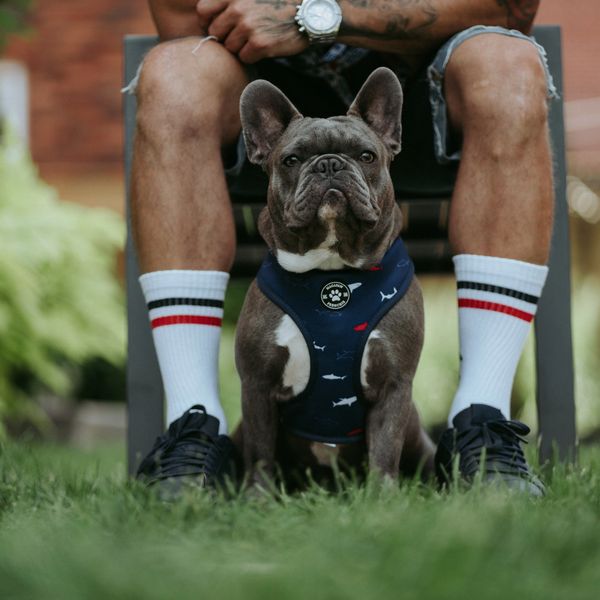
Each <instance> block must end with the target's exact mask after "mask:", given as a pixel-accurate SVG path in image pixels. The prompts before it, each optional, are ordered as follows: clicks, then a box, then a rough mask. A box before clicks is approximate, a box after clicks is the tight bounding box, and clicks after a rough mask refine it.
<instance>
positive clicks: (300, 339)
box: [275, 315, 310, 396]
mask: <svg viewBox="0 0 600 600" xmlns="http://www.w3.org/2000/svg"><path fill="white" fill-rule="evenodd" d="M275 340H276V342H277V345H278V346H283V347H284V348H287V349H288V351H289V353H290V357H289V359H288V361H287V363H286V365H285V369H284V371H283V385H284V386H286V387H291V388H292V391H293V393H294V396H297V395H298V394H300V393H301V392H303V391H304V390H305V389H306V386H307V385H308V379H309V377H310V356H309V354H308V347H307V345H306V342H305V341H304V336H303V335H302V333H301V331H300V329H298V326H297V325H296V323H294V321H293V319H292V318H291V317H290V316H289V315H283V317H282V318H281V321H280V322H279V325H278V326H277V329H276V330H275Z"/></svg>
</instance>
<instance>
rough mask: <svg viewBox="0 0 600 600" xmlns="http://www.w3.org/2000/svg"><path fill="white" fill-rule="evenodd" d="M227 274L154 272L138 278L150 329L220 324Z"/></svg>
mask: <svg viewBox="0 0 600 600" xmlns="http://www.w3.org/2000/svg"><path fill="white" fill-rule="evenodd" d="M228 281H229V274H228V273H223V272H220V271H181V270H173V271H155V272H153V273H146V274H144V275H142V276H141V277H140V284H141V286H142V290H143V292H144V296H145V298H146V302H147V305H148V311H149V315H150V323H151V325H152V328H153V329H155V328H156V327H163V326H165V325H209V326H213V327H220V326H221V323H222V319H223V300H224V298H225V290H226V287H227V282H228Z"/></svg>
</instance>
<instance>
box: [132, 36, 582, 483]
mask: <svg viewBox="0 0 600 600" xmlns="http://www.w3.org/2000/svg"><path fill="white" fill-rule="evenodd" d="M534 35H535V37H536V39H537V41H538V42H539V43H540V44H541V45H542V46H544V48H545V49H546V52H547V54H548V62H549V65H550V71H551V73H552V75H553V77H554V82H555V84H556V87H557V90H558V91H559V93H560V94H561V97H562V88H563V81H562V80H563V78H562V56H561V33H560V27H558V26H538V27H536V28H535V30H534ZM156 43H157V39H156V38H155V37H151V36H127V37H126V38H125V43H124V53H125V73H124V80H125V82H129V81H130V80H131V79H132V78H133V76H134V75H135V73H136V70H137V67H138V65H139V64H140V62H141V60H142V58H143V56H144V55H145V54H146V53H147V52H148V51H149V50H150V49H151V48H152V47H153V46H154V45H155V44H156ZM135 112H136V102H135V97H134V96H130V95H127V96H125V98H124V120H125V171H126V184H127V244H126V274H127V275H126V276H127V324H128V362H127V405H128V430H127V431H128V433H127V444H128V465H129V472H130V473H134V472H135V470H136V469H137V466H138V464H139V462H140V460H141V459H142V458H143V456H144V455H145V454H146V452H147V451H148V450H149V449H150V448H151V446H152V444H153V442H154V439H155V437H156V436H157V435H159V434H161V433H162V432H163V430H164V408H163V400H164V399H163V385H162V381H161V376H160V372H159V368H158V363H157V359H156V354H155V351H154V345H153V343H152V334H151V330H150V326H149V320H148V314H147V310H146V306H145V302H144V298H143V296H142V292H141V289H140V286H139V283H138V275H139V269H138V265H137V259H136V253H135V248H134V245H133V240H132V235H131V220H130V214H129V194H130V191H129V190H130V174H131V160H132V148H133V137H134V133H135ZM549 124H550V133H551V140H552V147H553V153H554V187H555V202H556V208H555V220H554V234H553V238H552V249H551V255H550V272H549V276H548V280H547V282H546V286H545V289H544V294H543V296H542V298H541V300H540V303H539V307H538V312H537V316H536V319H535V348H536V349H535V357H536V378H537V397H536V400H537V413H538V428H539V433H540V460H541V461H542V462H545V461H547V460H548V459H551V458H552V457H553V456H555V455H556V457H557V458H558V459H560V460H573V459H574V458H575V450H576V434H575V402H574V374H573V354H572V341H571V294H570V248H569V229H568V212H567V200H566V169H565V137H564V122H563V104H562V100H558V101H555V102H553V103H552V106H551V110H550V117H549ZM416 195H420V196H421V197H420V198H418V199H417V198H410V197H409V198H406V197H404V198H401V199H400V201H401V206H403V208H404V209H405V212H406V209H407V208H410V211H411V218H412V215H413V213H414V212H417V213H418V210H417V209H420V210H421V211H423V210H425V212H427V210H428V206H429V204H428V202H432V201H433V202H437V204H438V205H439V202H440V201H439V200H437V199H436V198H433V199H431V198H429V199H428V198H427V197H425V198H424V197H423V195H424V194H416ZM425 196H426V194H425ZM447 201H448V199H447V198H446V199H445V200H444V202H445V203H446V210H445V212H447ZM256 210H257V207H256V206H255V205H251V204H246V205H245V206H242V207H241V208H239V207H238V215H237V216H238V217H239V218H241V219H242V220H245V221H246V222H247V221H248V220H250V221H252V219H253V218H254V217H255V214H256ZM240 211H241V212H240ZM442 212H443V211H442ZM250 227H252V223H250ZM423 248H425V250H424V249H423ZM409 249H410V250H411V254H413V257H414V256H415V253H416V254H419V252H420V253H421V254H420V255H419V256H418V257H417V258H418V259H423V260H425V259H427V258H432V257H431V256H427V253H429V254H430V255H431V254H432V253H433V254H438V256H437V257H434V258H438V259H440V260H437V261H434V264H435V265H438V266H442V265H445V266H447V264H448V263H447V261H446V262H444V260H442V259H443V257H447V256H448V254H449V251H448V245H447V241H442V242H440V243H437V244H436V245H433V246H432V245H431V244H430V245H429V246H425V247H422V246H419V244H418V241H417V240H415V241H414V242H413V245H412V248H411V244H410V243H409ZM261 252H264V250H262V249H261V247H260V246H259V247H258V248H257V247H256V246H251V245H248V246H247V247H246V248H245V250H244V251H243V252H241V253H239V254H238V258H237V259H236V262H237V263H238V266H239V265H242V267H243V268H241V270H243V271H246V272H247V271H248V269H249V268H252V265H253V264H255V263H256V261H257V255H258V256H260V253H261ZM248 257H249V262H248V261H247V262H248V264H242V263H243V259H244V258H246V259H248ZM415 262H416V263H417V267H418V265H419V260H417V259H415ZM555 453H556V454H555Z"/></svg>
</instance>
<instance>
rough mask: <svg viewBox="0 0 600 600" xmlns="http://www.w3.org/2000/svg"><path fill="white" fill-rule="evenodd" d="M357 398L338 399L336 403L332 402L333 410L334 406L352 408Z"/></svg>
mask: <svg viewBox="0 0 600 600" xmlns="http://www.w3.org/2000/svg"><path fill="white" fill-rule="evenodd" d="M357 400H358V398H357V397H356V396H351V397H350V398H338V402H335V400H332V402H333V406H334V408H335V407H336V406H352V405H353V404H354V403H355V402H356V401H357Z"/></svg>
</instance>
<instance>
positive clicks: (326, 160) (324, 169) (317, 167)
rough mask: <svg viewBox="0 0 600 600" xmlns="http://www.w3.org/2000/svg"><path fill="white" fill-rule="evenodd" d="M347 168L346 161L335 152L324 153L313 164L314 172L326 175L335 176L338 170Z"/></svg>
mask: <svg viewBox="0 0 600 600" xmlns="http://www.w3.org/2000/svg"><path fill="white" fill-rule="evenodd" d="M345 168H346V163H345V161H344V160H342V159H341V158H340V157H339V156H336V155H335V154H323V156H320V157H319V158H318V159H317V161H316V162H315V164H314V165H313V168H312V170H313V172H314V173H320V174H321V175H324V176H325V177H333V176H334V175H335V174H336V173H337V172H338V171H343V170H344V169H345Z"/></svg>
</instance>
